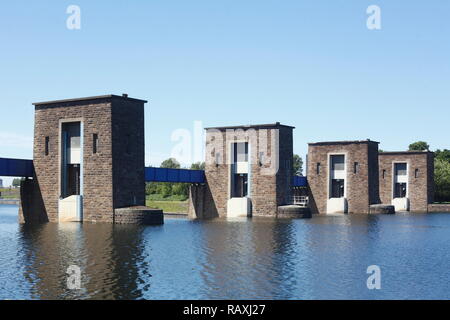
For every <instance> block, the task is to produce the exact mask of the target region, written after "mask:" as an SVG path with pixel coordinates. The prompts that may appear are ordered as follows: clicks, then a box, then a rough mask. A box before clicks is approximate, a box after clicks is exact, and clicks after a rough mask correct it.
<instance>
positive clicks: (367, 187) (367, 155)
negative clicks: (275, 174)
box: [307, 141, 378, 213]
mask: <svg viewBox="0 0 450 320" xmlns="http://www.w3.org/2000/svg"><path fill="white" fill-rule="evenodd" d="M377 153H378V143H377V142H373V141H349V142H338V143H333V142H324V143H314V144H309V148H308V173H307V175H308V184H309V196H310V205H311V210H312V212H313V213H326V212H327V200H328V192H329V190H328V179H329V163H328V155H329V154H345V155H346V168H347V177H346V179H347V186H346V187H347V202H348V213H369V205H370V204H373V203H378V191H377V189H378V188H377V183H376V182H375V178H376V173H374V172H373V170H371V169H370V168H371V167H372V166H373V164H374V163H375V161H376V160H375V155H376V154H377ZM355 162H358V166H357V168H358V169H357V172H356V173H355V172H354V164H355ZM317 163H320V173H319V174H317ZM375 170H376V169H375Z"/></svg>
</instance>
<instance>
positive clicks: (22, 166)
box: [0, 158, 307, 187]
mask: <svg viewBox="0 0 450 320" xmlns="http://www.w3.org/2000/svg"><path fill="white" fill-rule="evenodd" d="M0 176H6V177H24V178H31V177H33V160H24V159H11V158H0ZM145 181H146V182H183V183H192V184H200V183H205V182H206V178H205V171H204V170H190V169H169V168H154V167H146V168H145ZM306 185H307V180H306V177H303V176H294V177H293V183H292V186H293V187H306Z"/></svg>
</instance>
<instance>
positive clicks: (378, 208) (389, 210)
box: [369, 204, 395, 214]
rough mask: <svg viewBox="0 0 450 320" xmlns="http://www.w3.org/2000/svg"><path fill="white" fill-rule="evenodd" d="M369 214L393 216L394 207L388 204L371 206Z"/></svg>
mask: <svg viewBox="0 0 450 320" xmlns="http://www.w3.org/2000/svg"><path fill="white" fill-rule="evenodd" d="M369 213H371V214H395V207H394V206H393V205H390V204H372V205H370V208H369Z"/></svg>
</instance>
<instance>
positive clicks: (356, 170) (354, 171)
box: [353, 162, 359, 174]
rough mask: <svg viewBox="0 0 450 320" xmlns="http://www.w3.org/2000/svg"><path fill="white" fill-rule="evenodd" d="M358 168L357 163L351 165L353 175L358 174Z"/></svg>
mask: <svg viewBox="0 0 450 320" xmlns="http://www.w3.org/2000/svg"><path fill="white" fill-rule="evenodd" d="M358 167H359V163H358V162H355V163H354V164H353V173H355V174H356V173H358Z"/></svg>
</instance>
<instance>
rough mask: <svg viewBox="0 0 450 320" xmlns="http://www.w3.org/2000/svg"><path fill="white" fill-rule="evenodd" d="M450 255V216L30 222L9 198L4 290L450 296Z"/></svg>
mask: <svg viewBox="0 0 450 320" xmlns="http://www.w3.org/2000/svg"><path fill="white" fill-rule="evenodd" d="M449 262H450V215H445V214H428V215H417V214H414V215H402V214H399V215H395V216H390V215H370V216H367V215H351V216H347V215H341V216H321V217H317V216H316V217H314V218H313V219H308V220H289V219H286V220H283V219H281V220H277V219H272V218H252V219H237V220H224V219H215V220H210V221H190V220H186V219H167V220H166V223H165V224H164V225H163V226H155V227H139V226H126V225H110V224H89V223H85V224H77V223H64V224H57V223H48V224H44V225H38V226H25V225H19V224H18V223H17V207H13V206H0V265H1V266H2V268H0V299H15V298H16V299H78V298H82V299H142V298H144V299H420V298H422V299H436V298H438V299H448V298H450V269H449V268H448V267H447V266H448V263H449ZM372 264H376V265H378V266H380V268H381V270H382V290H368V289H367V287H366V280H367V277H368V275H367V273H366V270H367V267H368V266H369V265H372ZM70 265H77V266H79V267H80V269H81V272H82V278H81V287H82V288H81V289H80V290H69V289H68V288H67V276H68V274H67V273H66V271H67V268H68V267H69V266H70Z"/></svg>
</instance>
